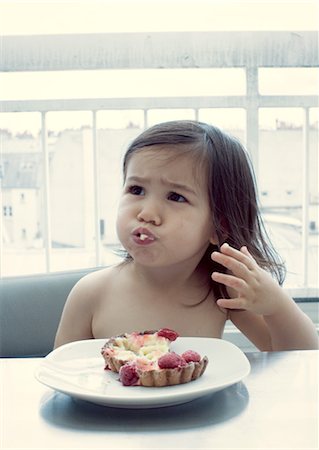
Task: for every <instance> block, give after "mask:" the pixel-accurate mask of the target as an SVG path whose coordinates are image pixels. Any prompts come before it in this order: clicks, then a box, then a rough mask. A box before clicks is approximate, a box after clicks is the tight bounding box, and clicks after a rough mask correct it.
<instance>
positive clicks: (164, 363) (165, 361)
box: [158, 352, 186, 369]
mask: <svg viewBox="0 0 319 450" xmlns="http://www.w3.org/2000/svg"><path fill="white" fill-rule="evenodd" d="M185 365H186V362H185V360H184V359H183V358H182V357H181V356H179V355H178V354H177V353H174V352H169V353H165V355H163V356H161V357H160V358H159V359H158V367H159V368H160V369H175V368H176V367H181V366H185Z"/></svg>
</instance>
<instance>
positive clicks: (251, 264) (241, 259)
mask: <svg viewBox="0 0 319 450" xmlns="http://www.w3.org/2000/svg"><path fill="white" fill-rule="evenodd" d="M211 257H212V260H213V261H216V262H218V263H219V264H221V265H223V266H224V267H226V268H227V269H229V270H231V271H232V272H233V273H235V274H236V275H239V276H243V277H244V276H245V274H247V270H249V271H251V270H253V269H254V268H255V267H256V263H255V260H254V259H253V258H252V256H251V255H250V253H249V252H248V250H247V249H245V247H242V248H241V250H240V251H239V250H236V249H235V248H233V247H230V245H228V244H223V245H222V246H221V248H220V252H213V253H212V256H211Z"/></svg>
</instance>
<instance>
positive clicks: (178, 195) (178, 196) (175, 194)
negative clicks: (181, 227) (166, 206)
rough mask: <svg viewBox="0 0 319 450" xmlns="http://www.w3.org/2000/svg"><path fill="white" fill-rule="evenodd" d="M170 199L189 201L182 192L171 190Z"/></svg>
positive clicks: (181, 201)
mask: <svg viewBox="0 0 319 450" xmlns="http://www.w3.org/2000/svg"><path fill="white" fill-rule="evenodd" d="M168 200H171V201H173V202H179V203H185V202H187V200H186V198H185V197H184V196H183V195H181V194H177V192H170V193H169V195H168Z"/></svg>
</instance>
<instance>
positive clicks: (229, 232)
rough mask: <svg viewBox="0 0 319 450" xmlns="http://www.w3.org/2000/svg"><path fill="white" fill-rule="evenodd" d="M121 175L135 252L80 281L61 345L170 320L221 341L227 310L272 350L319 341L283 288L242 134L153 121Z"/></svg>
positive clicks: (130, 248)
mask: <svg viewBox="0 0 319 450" xmlns="http://www.w3.org/2000/svg"><path fill="white" fill-rule="evenodd" d="M123 172H124V187H123V193H122V197H121V200H120V204H119V209H118V217H117V232H118V236H119V239H120V241H121V243H122V245H123V247H124V249H125V250H126V252H127V253H126V257H125V259H124V261H123V262H122V263H120V264H118V265H115V266H112V267H108V268H105V269H101V270H98V271H96V272H93V273H91V274H89V275H86V276H85V277H83V278H82V279H81V280H80V281H79V282H78V283H77V284H76V285H75V287H74V288H73V290H72V291H71V293H70V295H69V297H68V299H67V302H66V305H65V308H64V311H63V314H62V318H61V322H60V325H59V328H58V331H57V335H56V340H55V347H57V346H60V345H62V344H65V343H67V342H71V341H76V340H80V339H90V338H106V337H110V336H114V335H118V334H122V333H124V332H129V333H130V332H132V331H144V330H152V329H160V328H164V327H167V328H171V329H173V330H176V331H177V332H178V333H179V334H180V335H181V336H201V337H215V338H221V337H222V336H223V330H224V326H225V322H226V320H227V319H229V320H231V321H232V322H233V323H234V324H235V325H236V326H237V327H238V329H239V330H241V331H242V332H243V333H244V334H245V335H246V336H247V337H248V338H249V339H250V340H251V342H253V343H254V344H255V345H256V346H257V347H258V348H259V349H260V350H263V351H271V350H287V349H313V348H318V337H317V333H316V330H315V327H314V325H313V323H312V322H311V320H310V319H309V318H308V317H307V316H306V315H305V314H303V312H302V311H301V310H300V309H299V308H298V306H297V305H296V303H295V302H294V301H293V300H292V299H291V298H290V297H289V296H288V295H287V293H286V292H285V291H284V290H283V288H282V287H281V284H282V282H283V279H284V271H283V265H282V264H281V263H280V262H279V260H278V256H277V254H276V252H275V251H274V250H273V249H272V247H271V245H270V244H269V243H268V242H267V239H266V233H265V232H264V230H263V226H262V220H261V217H260V212H259V210H258V205H257V198H256V190H255V184H254V178H253V172H252V169H251V167H250V163H249V159H248V156H247V152H246V150H245V149H244V148H243V147H242V146H241V144H240V143H239V142H238V141H237V140H236V139H234V138H233V137H231V136H228V135H227V134H225V133H224V132H222V131H221V130H219V129H217V128H215V127H213V126H210V125H207V124H204V123H200V122H195V121H174V122H167V123H163V124H159V125H155V126H153V127H151V128H149V129H147V130H146V131H144V132H143V133H142V134H141V135H140V136H139V137H137V138H136V139H135V140H134V141H133V142H132V144H131V145H130V147H129V148H128V150H127V152H126V155H125V157H124V164H123Z"/></svg>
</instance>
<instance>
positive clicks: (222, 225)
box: [123, 120, 285, 298]
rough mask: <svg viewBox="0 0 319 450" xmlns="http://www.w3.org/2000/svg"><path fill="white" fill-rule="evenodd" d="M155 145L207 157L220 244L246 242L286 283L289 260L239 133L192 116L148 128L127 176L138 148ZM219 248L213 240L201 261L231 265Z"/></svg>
mask: <svg viewBox="0 0 319 450" xmlns="http://www.w3.org/2000/svg"><path fill="white" fill-rule="evenodd" d="M155 145H156V146H158V148H159V151H160V147H163V148H165V149H166V150H168V149H172V153H175V154H176V153H178V154H180V153H182V154H183V152H184V151H187V152H189V153H190V154H191V155H192V156H193V157H194V158H195V159H196V160H197V161H198V162H199V163H201V164H200V165H199V167H200V168H201V170H205V171H206V174H205V175H206V177H207V178H206V179H207V181H208V183H207V188H208V195H209V201H210V207H211V212H212V219H213V224H214V228H215V233H216V237H217V241H218V244H217V248H218V247H219V246H220V245H221V244H222V243H223V242H225V241H226V242H228V243H229V244H230V245H231V246H233V247H235V248H237V249H239V248H240V247H242V246H243V245H245V246H246V247H247V248H248V251H249V252H250V253H251V255H252V256H253V257H254V258H255V260H256V261H257V263H258V265H259V266H260V267H262V268H264V269H266V270H268V271H269V272H270V273H272V274H273V275H274V276H275V277H276V278H277V280H278V282H279V283H280V284H282V283H283V281H284V277H285V270H284V265H283V263H282V261H281V259H280V257H279V255H278V254H277V252H276V251H275V250H274V248H273V247H272V245H271V243H270V240H269V238H268V236H267V233H266V231H265V228H264V225H263V221H262V218H261V214H260V211H259V207H258V201H257V193H256V183H255V177H254V172H253V169H252V164H251V162H250V159H249V156H248V153H247V151H246V149H245V148H244V147H243V145H242V144H241V143H240V142H239V141H238V140H237V139H236V138H234V137H233V136H231V135H229V134H227V133H225V132H223V131H221V130H220V129H219V128H217V127H215V126H212V125H208V124H206V123H202V122H196V121H189V120H178V121H172V122H165V123H160V124H157V125H154V126H153V127H151V128H148V129H147V130H145V131H144V132H143V133H141V134H140V135H139V136H138V137H137V138H136V139H135V140H134V141H133V142H132V143H131V145H130V146H129V148H128V150H127V152H126V154H125V156H124V161H123V173H124V178H125V176H126V171H127V165H128V162H129V160H130V157H131V156H132V154H134V153H135V152H136V151H138V150H141V149H144V148H145V147H151V146H155ZM177 149H178V150H179V152H176V150H177ZM215 249H216V246H214V245H212V244H210V246H209V247H208V249H207V251H206V253H205V255H204V257H203V258H202V261H201V262H200V264H201V266H202V267H204V268H205V269H206V270H208V271H209V272H210V273H211V272H213V271H214V270H218V271H225V268H224V267H222V266H220V265H218V264H217V263H215V262H213V261H212V259H211V253H212V251H214V250H215ZM212 283H213V282H212ZM212 288H213V290H214V293H215V296H217V298H219V297H227V292H226V289H225V287H224V286H223V285H220V284H217V283H213V286H212Z"/></svg>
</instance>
